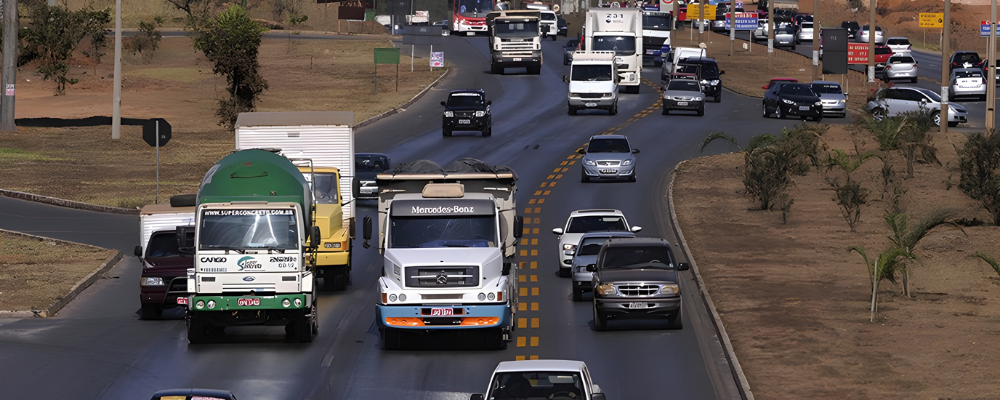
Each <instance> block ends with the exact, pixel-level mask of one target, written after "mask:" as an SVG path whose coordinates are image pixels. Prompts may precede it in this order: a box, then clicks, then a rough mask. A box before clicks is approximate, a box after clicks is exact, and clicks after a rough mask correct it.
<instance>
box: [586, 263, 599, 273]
mask: <svg viewBox="0 0 1000 400" xmlns="http://www.w3.org/2000/svg"><path fill="white" fill-rule="evenodd" d="M594 271H597V264H587V272H594Z"/></svg>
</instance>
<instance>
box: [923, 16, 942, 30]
mask: <svg viewBox="0 0 1000 400" xmlns="http://www.w3.org/2000/svg"><path fill="white" fill-rule="evenodd" d="M920 27H921V28H943V27H944V13H920Z"/></svg>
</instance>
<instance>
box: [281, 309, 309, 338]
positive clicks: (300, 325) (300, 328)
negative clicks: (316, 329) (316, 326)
mask: <svg viewBox="0 0 1000 400" xmlns="http://www.w3.org/2000/svg"><path fill="white" fill-rule="evenodd" d="M312 340H313V324H312V318H311V317H310V315H308V310H307V309H303V310H302V313H301V314H299V315H296V316H295V317H294V318H292V321H291V322H289V323H288V325H285V341H287V342H289V343H309V342H312Z"/></svg>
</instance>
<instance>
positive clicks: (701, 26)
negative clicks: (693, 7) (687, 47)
mask: <svg viewBox="0 0 1000 400" xmlns="http://www.w3.org/2000/svg"><path fill="white" fill-rule="evenodd" d="M698 9H699V10H698V12H699V13H700V15H699V20H698V43H705V38H704V36H705V21H706V20H705V0H698Z"/></svg>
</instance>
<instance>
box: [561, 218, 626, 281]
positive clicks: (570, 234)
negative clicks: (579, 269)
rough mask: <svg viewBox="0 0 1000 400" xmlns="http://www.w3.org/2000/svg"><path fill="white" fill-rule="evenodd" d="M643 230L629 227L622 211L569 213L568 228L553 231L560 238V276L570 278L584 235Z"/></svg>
mask: <svg viewBox="0 0 1000 400" xmlns="http://www.w3.org/2000/svg"><path fill="white" fill-rule="evenodd" d="M641 230H642V227H641V226H631V225H629V224H628V221H627V220H626V219H625V214H623V213H622V212H621V210H614V209H594V210H576V211H573V212H571V213H569V218H568V219H566V226H565V227H562V228H555V229H553V230H552V233H554V234H556V235H558V236H559V264H558V265H559V276H563V277H566V276H569V274H570V270H571V267H572V265H573V255H574V254H576V246H577V245H578V244H579V243H580V238H582V237H583V234H585V233H587V232H597V231H614V232H633V233H635V232H639V231H641Z"/></svg>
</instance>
